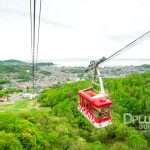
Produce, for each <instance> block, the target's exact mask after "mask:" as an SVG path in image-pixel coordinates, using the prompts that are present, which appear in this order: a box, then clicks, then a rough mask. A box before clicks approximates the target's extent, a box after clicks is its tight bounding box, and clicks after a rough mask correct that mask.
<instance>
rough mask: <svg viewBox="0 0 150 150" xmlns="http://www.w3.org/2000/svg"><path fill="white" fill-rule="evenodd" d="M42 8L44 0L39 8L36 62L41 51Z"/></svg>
mask: <svg viewBox="0 0 150 150" xmlns="http://www.w3.org/2000/svg"><path fill="white" fill-rule="evenodd" d="M41 8H42V0H40V9H39V18H38V19H39V20H38V37H37V54H36V63H37V61H38V53H39V38H40V25H41Z"/></svg>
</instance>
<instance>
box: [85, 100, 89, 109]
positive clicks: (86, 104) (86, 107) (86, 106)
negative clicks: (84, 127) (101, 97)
mask: <svg viewBox="0 0 150 150" xmlns="http://www.w3.org/2000/svg"><path fill="white" fill-rule="evenodd" d="M84 107H85V109H88V102H87V101H86V100H84Z"/></svg>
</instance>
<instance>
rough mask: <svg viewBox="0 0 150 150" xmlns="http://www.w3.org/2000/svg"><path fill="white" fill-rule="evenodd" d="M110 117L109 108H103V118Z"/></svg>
mask: <svg viewBox="0 0 150 150" xmlns="http://www.w3.org/2000/svg"><path fill="white" fill-rule="evenodd" d="M107 116H108V107H103V108H102V118H105V117H107Z"/></svg>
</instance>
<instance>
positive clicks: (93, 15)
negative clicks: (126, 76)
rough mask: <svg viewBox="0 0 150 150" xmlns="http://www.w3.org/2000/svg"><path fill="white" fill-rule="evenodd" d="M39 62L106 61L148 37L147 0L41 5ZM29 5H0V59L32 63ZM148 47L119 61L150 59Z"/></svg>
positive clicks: (68, 0) (60, 0)
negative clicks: (146, 34) (127, 46)
mask: <svg viewBox="0 0 150 150" xmlns="http://www.w3.org/2000/svg"><path fill="white" fill-rule="evenodd" d="M42 1H43V3H42V18H41V31H40V45H39V59H42V60H43V59H59V58H100V57H102V56H107V57H108V56H109V55H111V54H112V53H113V52H115V51H117V50H119V49H120V48H122V47H123V46H125V45H126V44H128V43H129V42H131V41H132V40H134V39H135V38H137V37H139V36H140V35H142V34H143V33H145V32H147V31H148V30H149V29H150V28H149V24H150V16H149V14H150V1H148V0H132V1H131V0H113V1H110V0H105V1H103V0H51V1H49V0H42ZM29 21H30V20H29V1H26V0H22V1H19V0H7V1H5V0H1V1H0V41H1V44H0V53H1V55H0V59H9V58H15V59H28V60H29V59H30V58H31V50H30V22H29ZM149 42H150V39H147V40H146V41H145V42H143V43H142V44H140V45H138V46H136V47H134V48H132V49H130V50H128V51H127V52H124V53H123V54H122V55H120V56H119V58H147V59H149V58H150V55H149V48H150V46H149Z"/></svg>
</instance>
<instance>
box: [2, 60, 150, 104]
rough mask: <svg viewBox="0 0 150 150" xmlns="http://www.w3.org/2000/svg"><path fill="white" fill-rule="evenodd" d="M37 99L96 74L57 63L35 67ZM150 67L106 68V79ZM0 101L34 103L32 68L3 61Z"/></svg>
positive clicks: (41, 64)
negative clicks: (58, 86)
mask: <svg viewBox="0 0 150 150" xmlns="http://www.w3.org/2000/svg"><path fill="white" fill-rule="evenodd" d="M35 69H36V71H35V89H36V92H37V93H36V94H35V96H36V95H37V94H38V93H40V92H41V91H43V89H45V88H48V87H52V86H54V85H59V84H63V83H70V82H76V81H81V80H88V79H91V78H92V73H93V72H88V73H85V72H84V70H85V67H75V66H74V67H73V66H72V67H69V66H61V65H55V64H53V63H44V62H43V63H38V64H36V67H35ZM149 70H150V65H146V64H145V65H141V66H132V65H130V66H114V67H106V66H105V67H102V68H100V72H101V75H102V77H103V78H122V77H125V76H127V75H129V74H132V73H144V72H147V71H149ZM0 86H1V90H0V101H1V102H6V101H9V102H15V101H18V100H22V99H32V98H33V97H34V95H33V94H32V87H33V78H32V64H30V63H25V62H21V61H17V60H7V61H0Z"/></svg>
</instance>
